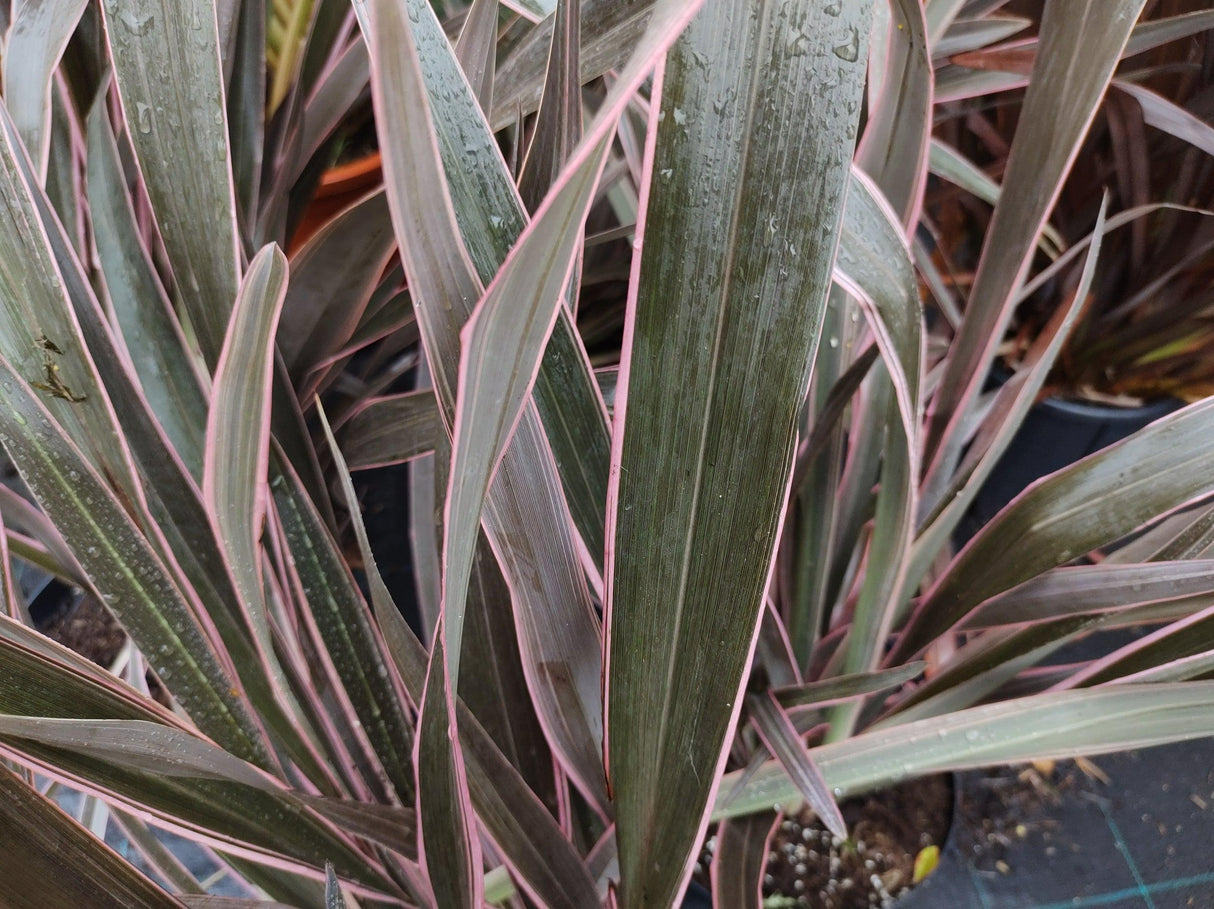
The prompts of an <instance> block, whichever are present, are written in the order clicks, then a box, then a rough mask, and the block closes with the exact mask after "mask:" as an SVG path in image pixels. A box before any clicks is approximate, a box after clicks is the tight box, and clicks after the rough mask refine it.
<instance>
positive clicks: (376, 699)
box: [270, 454, 414, 804]
mask: <svg viewBox="0 0 1214 909" xmlns="http://www.w3.org/2000/svg"><path fill="white" fill-rule="evenodd" d="M271 470H272V473H273V479H271V481H270V493H271V495H272V496H273V501H274V508H275V511H276V513H277V516H278V520H279V521H280V522H281V524H282V530H283V534H284V536H285V538H286V541H287V544H288V547H289V550H290V551H289V557H290V560H291V563H292V567H293V569H294V571H295V573H296V574H297V575H298V579H299V585H300V589H301V592H302V594H303V598H304V601H305V602H306V604H307V608H308V609H309V611H310V612H311V615H312V618H313V620H314V621H315V622H316V627H317V629H318V630H319V632H320V637H321V640H322V641H323V642H324V646H325V649H326V650H327V651H328V654H329V659H330V660H331V661H332V664H333V667H334V669H335V670H336V672H337V676H338V678H339V679H340V680H341V683H342V685H343V686H344V688H345V690H346V694H347V695H348V697H349V699H350V702H351V704H352V705H353V707H354V711H355V713H356V715H357V720H358V723H359V724H361V726H362V728H363V731H364V732H365V734H366V736H367V738H368V739H369V740H370V743H371V745H372V747H373V749H374V755H375V758H376V759H377V760H378V761H379V762H380V763H382V765H383V769H384V771H385V772H386V773H387V776H388V779H389V780H391V782H392V786H393V788H394V789H395V790H396V793H397V794H398V795H399V797H400V800H401V801H402V802H404V803H405V804H412V802H413V793H414V787H413V760H412V749H413V725H412V723H411V721H410V719H409V716H408V713H407V709H406V705H405V704H404V703H403V702H402V698H401V695H400V693H399V692H398V691H397V690H396V688H395V687H394V686H392V685H387V684H385V683H384V680H385V678H387V675H388V666H387V661H388V659H389V657H388V656H387V654H385V653H384V650H383V646H382V644H381V643H380V638H379V636H378V635H377V634H376V631H375V627H374V625H373V624H372V622H371V616H370V615H369V610H368V609H367V606H366V603H365V602H364V601H363V599H362V596H361V594H360V593H359V592H358V588H357V587H356V586H355V584H354V578H353V577H351V575H350V569H349V566H348V565H347V564H346V563H345V561H344V560H343V559H342V557H341V552H340V550H339V549H338V548H337V544H336V543H334V542H333V539H332V537H331V536H330V535H329V532H328V530H327V529H326V528H325V526H324V524H323V522H322V521H321V519H320V515H319V514H317V512H316V509H315V506H313V504H312V500H311V499H310V498H309V497H308V494H307V492H306V491H305V490H304V489H303V486H302V484H301V482H300V480H299V478H298V477H297V476H296V475H295V473H294V472H293V471H292V470H291V469H290V468H289V467H288V466H287V465H286V464H285V463H284V462H283V459H282V457H281V456H280V455H277V454H275V457H274V458H273V461H272V464H271Z"/></svg>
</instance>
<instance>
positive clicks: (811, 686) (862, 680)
mask: <svg viewBox="0 0 1214 909" xmlns="http://www.w3.org/2000/svg"><path fill="white" fill-rule="evenodd" d="M926 667H927V664H926V663H922V662H918V663H908V664H907V665H905V666H899V667H897V668H896V669H883V670H881V671H879V672H865V673H861V674H859V675H839V676H835V677H834V678H829V679H820V680H818V681H816V682H806V683H805V684H804V685H796V686H790V687H787V688H777V689H775V691H774V692H773V694H774V695H775V698H776V700H777V701H778V702H779V704H780V706H781V707H784V708H786V709H787V708H790V707H817V706H821V705H824V704H830V703H831V702H834V701H840V700H844V699H847V698H854V697H861V696H863V695H866V694H872V693H874V692H877V691H886V690H888V689H890V688H896V687H898V686H900V685H902V684H903V683H905V682H909V681H910V680H911V679H914V678H917V677H918V676H919V675H920V674H921V673H922V672H923V670H924V669H925V668H926Z"/></svg>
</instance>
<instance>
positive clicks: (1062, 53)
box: [928, 0, 1144, 489]
mask: <svg viewBox="0 0 1214 909" xmlns="http://www.w3.org/2000/svg"><path fill="white" fill-rule="evenodd" d="M1143 4H1144V0H1113V2H1109V0H1067V2H1058V0H1052V2H1050V3H1047V4H1046V7H1045V12H1044V13H1043V15H1042V20H1041V30H1040V31H1041V36H1042V40H1041V45H1040V48H1039V50H1038V53H1037V58H1036V61H1035V62H1034V64H1033V73H1032V77H1031V81H1030V82H1029V88H1028V92H1027V93H1026V95H1025V99H1024V105H1023V107H1022V109H1021V115H1020V121H1019V122H1020V126H1021V128H1020V129H1018V130H1017V131H1016V136H1015V138H1014V140H1013V142H1012V148H1011V152H1010V154H1009V156H1008V162H1007V168H1006V171H1005V174H1004V179H1003V192H1002V196H1001V204H1000V205H999V206H998V207H997V208H996V209H995V214H994V216H993V218H992V220H991V224H990V227H989V228H988V230H987V232H986V237H985V240H984V242H983V249H982V256H981V258H980V260H979V263H978V269H977V272H976V274H975V276H974V284H973V288H972V289H971V292H970V296H969V302H968V304H967V306H966V310H965V316H964V318H963V320H962V323H961V328H960V331H959V332H958V333H957V336H956V337H955V338H954V340H953V344H952V348H951V354H950V356H949V357H948V358H947V359H946V361H945V362H946V366H945V369H944V374H943V375H942V377H941V379H940V387H939V390H938V391H937V392H936V396H935V399H934V401H933V404H932V415H931V424H930V427H929V437H928V451H929V460H928V467H929V472H928V473H929V476H928V487H929V488H934V489H939V488H940V484H941V483H942V482H943V481H944V480H945V479H946V478H947V475H948V474H949V473H951V471H952V468H953V466H954V464H955V463H956V460H957V458H958V457H959V456H960V452H961V447H962V445H963V443H964V438H963V432H962V430H961V426H962V424H963V423H964V422H965V421H966V420H967V417H968V415H969V413H970V412H971V410H972V408H973V405H974V401H975V399H976V397H977V395H978V392H979V391H980V389H981V386H982V383H983V381H984V380H985V378H986V374H987V371H988V369H989V367H990V364H991V362H992V360H993V358H994V355H995V349H996V347H997V346H998V345H999V343H1000V342H1001V341H1002V340H1003V334H1004V331H1005V329H1006V328H1007V325H1008V322H1009V320H1010V319H1011V316H1012V310H1013V306H1012V300H1013V299H1014V297H1015V295H1016V292H1017V291H1018V290H1019V289H1020V286H1021V285H1022V284H1023V282H1024V279H1025V276H1026V274H1027V272H1028V269H1029V265H1030V263H1031V260H1032V256H1033V252H1034V249H1035V247H1036V244H1037V237H1038V235H1039V234H1040V232H1041V229H1042V225H1043V224H1044V223H1045V220H1046V218H1047V217H1048V215H1049V212H1050V209H1051V208H1052V207H1053V203H1054V200H1055V199H1057V197H1058V194H1059V193H1060V192H1061V190H1062V184H1063V181H1064V179H1065V177H1066V174H1067V172H1068V171H1069V170H1070V167H1071V164H1072V162H1073V161H1074V160H1075V156H1076V154H1077V153H1078V151H1079V145H1080V142H1081V141H1082V140H1083V137H1084V135H1085V134H1086V133H1087V130H1088V127H1089V125H1090V124H1091V122H1092V119H1093V117H1095V115H1096V110H1097V108H1098V107H1099V105H1100V102H1101V99H1102V98H1103V96H1104V92H1105V89H1106V87H1107V86H1108V84H1109V80H1110V78H1111V77H1112V75H1113V70H1114V68H1115V67H1116V65H1117V59H1118V57H1119V56H1120V54H1121V52H1122V49H1123V48H1124V47H1125V43H1126V41H1127V40H1128V38H1129V35H1130V30H1131V29H1132V28H1133V25H1134V22H1135V21H1136V20H1137V18H1138V14H1139V13H1140V12H1141V11H1142V7H1143ZM1076 48H1083V49H1084V51H1083V53H1079V54H1077V53H1076V51H1075V49H1076Z"/></svg>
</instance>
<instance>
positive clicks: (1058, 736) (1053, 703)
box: [713, 682, 1214, 820]
mask: <svg viewBox="0 0 1214 909" xmlns="http://www.w3.org/2000/svg"><path fill="white" fill-rule="evenodd" d="M1211 705H1214V682H1187V683H1185V684H1159V685H1135V686H1125V687H1122V686H1118V687H1116V688H1102V689H1089V690H1086V691H1059V692H1049V693H1048V694H1042V695H1036V696H1034V697H1028V698H1020V699H1018V700H1014V701H1004V702H1003V703H1000V704H988V705H985V706H982V707H973V708H970V709H969V710H962V711H958V712H957V713H953V714H950V715H948V716H940V717H931V718H929V719H925V720H918V721H916V722H913V723H907V724H905V725H902V726H894V727H890V728H887V729H882V730H879V731H876V732H870V733H864V734H862V735H858V736H856V737H855V738H853V739H849V740H848V741H846V742H838V743H835V744H832V745H823V746H821V747H819V748H815V749H813V750H812V752H811V753H812V754H813V756H814V760H816V761H817V763H818V766H819V767H820V768H821V769H822V774H823V775H824V776H825V777H826V781H827V783H828V784H830V786H831V787H832V788H834V789H835V790H841V791H842V792H844V793H854V792H862V791H865V790H868V789H875V788H877V787H879V786H883V785H888V784H891V783H896V782H898V781H900V780H903V779H908V778H910V777H914V776H922V775H925V774H929V773H938V772H942V771H952V770H966V769H969V768H973V767H987V766H992V765H996V764H1012V763H1017V762H1020V761H1029V760H1039V759H1057V760H1061V759H1064V758H1070V757H1079V756H1084V755H1086V756H1092V755H1097V754H1104V753H1106V752H1110V751H1124V750H1126V749H1129V748H1148V747H1151V746H1153V745H1163V744H1167V743H1168V742H1180V741H1185V740H1188V739H1195V738H1201V737H1203V736H1208V735H1214V710H1211ZM737 776H738V773H737V772H735V773H732V774H729V775H727V776H726V777H725V779H724V780H723V781H722V784H721V790H722V792H728V791H729V788H730V784H731V783H732V782H733V780H734V779H735V778H736V777H737ZM799 801H800V794H799V793H798V791H797V789H796V787H795V786H794V785H793V783H792V781H791V780H789V779H788V777H787V776H785V775H784V772H783V770H782V769H781V768H780V766H779V765H778V764H776V763H774V762H769V763H768V764H766V765H764V766H763V768H762V769H761V770H759V772H758V773H756V774H754V776H753V777H752V778H751V779H750V781H749V782H747V783H746V784H745V786H744V787H743V789H742V791H741V792H740V793H737V794H735V795H734V797H733V798H732V799H730V800H729V801H728V803H727V804H726V803H724V800H721V801H719V802H718V804H717V807H716V810H714V812H713V819H714V820H721V819H723V818H726V817H739V816H742V815H746V814H752V813H754V812H756V811H768V810H770V809H771V807H772V805H790V806H793V805H796V804H798V803H799Z"/></svg>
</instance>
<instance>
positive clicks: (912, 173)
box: [856, 0, 932, 228]
mask: <svg viewBox="0 0 1214 909" xmlns="http://www.w3.org/2000/svg"><path fill="white" fill-rule="evenodd" d="M889 5H890V12H891V16H890V25H889V27H888V28H887V29H886V30H885V33H884V34H880V35H878V36H877V39H876V40H880V41H881V42H882V43H883V44H884V45H885V48H884V53H880V52H881V50H882V49H881V48H879V47H876V48H874V49H873V55H874V56H876V55H877V54H880V59H881V61H882V72H883V73H884V79H883V82H882V84H881V85H880V86H879V88H878V89H877V91H876V99H875V103H874V102H873V101H872V100H870V102H869V104H870V107H869V113H868V125H867V126H866V127H865V130H864V138H863V139H861V141H860V145H859V148H858V149H857V151H856V161H857V163H858V164H859V165H860V167H861V168H862V169H863V170H864V172H865V173H866V174H868V175H869V176H870V177H872V178H873V182H875V183H876V184H877V186H879V187H880V188H881V192H882V194H883V195H884V196H885V198H886V199H888V200H889V203H890V205H891V206H892V207H893V210H894V211H895V212H897V213H898V216H899V219H900V220H901V223H903V224H907V225H909V226H911V227H912V228H913V227H914V225H916V224H918V222H919V209H920V207H921V206H922V204H923V184H924V182H925V181H926V179H927V144H928V139H929V137H930V135H931V120H932V117H931V114H932V63H931V60H930V59H929V57H928V52H927V33H926V32H927V25H926V22H925V21H924V18H923V8H922V6H921V5H920V3H919V0H891V2H890V4H889Z"/></svg>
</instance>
